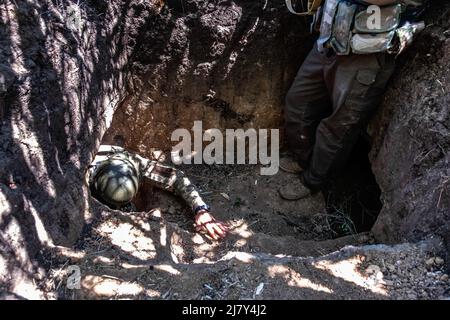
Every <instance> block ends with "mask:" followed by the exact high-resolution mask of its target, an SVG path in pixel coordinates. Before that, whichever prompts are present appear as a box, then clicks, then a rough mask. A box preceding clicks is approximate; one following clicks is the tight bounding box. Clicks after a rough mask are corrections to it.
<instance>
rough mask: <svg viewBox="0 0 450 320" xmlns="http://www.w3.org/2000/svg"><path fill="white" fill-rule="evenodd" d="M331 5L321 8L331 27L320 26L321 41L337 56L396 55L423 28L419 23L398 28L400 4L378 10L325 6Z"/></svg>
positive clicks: (347, 5)
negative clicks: (383, 53) (328, 16)
mask: <svg viewBox="0 0 450 320" xmlns="http://www.w3.org/2000/svg"><path fill="white" fill-rule="evenodd" d="M333 2H334V6H335V7H334V8H325V10H326V11H327V12H328V13H329V14H331V15H332V19H330V18H328V20H329V21H330V20H331V21H332V23H331V25H330V24H328V25H327V24H326V23H323V24H322V25H321V28H322V27H325V28H324V30H325V32H324V33H321V39H328V40H327V41H326V43H325V45H324V46H326V47H331V48H333V49H334V51H335V52H336V54H337V55H348V54H350V53H355V54H370V53H377V52H389V53H393V54H399V53H400V52H402V51H403V50H404V49H405V48H406V47H407V46H408V45H409V44H410V43H411V42H412V39H413V37H414V35H415V34H416V33H417V32H418V31H421V30H422V29H423V28H424V25H423V23H415V24H410V23H405V24H403V25H401V14H402V10H403V9H404V7H403V6H402V5H401V4H395V5H388V6H383V7H379V6H364V5H359V4H355V3H351V2H347V1H345V0H344V1H342V0H338V1H328V0H327V2H326V4H325V6H326V5H327V4H329V3H330V4H332V3H333ZM336 2H337V3H336ZM321 31H322V30H321ZM322 41H323V40H322Z"/></svg>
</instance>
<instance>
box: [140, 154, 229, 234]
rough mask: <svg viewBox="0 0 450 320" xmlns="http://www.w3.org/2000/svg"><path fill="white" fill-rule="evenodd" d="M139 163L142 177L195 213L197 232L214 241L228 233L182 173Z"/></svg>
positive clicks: (150, 163)
mask: <svg viewBox="0 0 450 320" xmlns="http://www.w3.org/2000/svg"><path fill="white" fill-rule="evenodd" d="M142 159H143V158H142ZM143 160H147V159H143ZM141 162H142V163H144V166H145V167H144V170H143V173H144V176H145V177H147V178H148V179H150V181H151V182H152V184H153V185H155V186H156V187H158V188H160V189H163V190H167V191H171V192H174V193H175V194H176V195H178V196H180V197H182V198H183V200H184V201H185V202H186V203H187V204H188V205H189V206H190V207H191V208H192V210H193V211H194V213H195V225H196V230H197V231H205V232H207V233H208V234H209V235H210V236H211V237H212V238H213V239H216V240H217V239H219V238H223V237H225V235H226V233H227V231H228V228H227V226H226V225H225V224H224V223H222V222H220V221H217V220H216V219H214V217H213V216H212V215H211V213H210V212H209V207H208V206H207V205H206V203H205V202H204V201H203V199H202V197H201V196H200V193H199V192H198V190H197V188H196V187H195V186H194V184H192V183H191V181H190V180H189V179H188V178H187V177H186V175H185V174H184V172H182V171H180V170H177V169H176V168H174V167H172V166H167V165H163V164H161V163H158V162H156V161H149V160H147V162H145V161H141Z"/></svg>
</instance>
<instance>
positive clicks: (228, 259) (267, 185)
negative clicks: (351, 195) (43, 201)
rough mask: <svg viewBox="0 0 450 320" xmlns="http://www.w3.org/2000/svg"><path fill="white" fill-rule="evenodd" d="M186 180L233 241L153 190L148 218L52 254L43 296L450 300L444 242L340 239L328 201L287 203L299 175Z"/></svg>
mask: <svg viewBox="0 0 450 320" xmlns="http://www.w3.org/2000/svg"><path fill="white" fill-rule="evenodd" d="M185 171H186V172H188V171H191V172H190V174H189V176H191V177H192V178H193V180H195V181H196V182H197V185H198V186H199V187H200V188H201V190H202V191H203V192H204V195H205V197H206V198H207V199H208V200H209V201H210V203H211V205H212V207H213V208H214V213H215V215H216V216H217V218H220V219H223V220H225V221H227V222H228V223H229V224H230V225H231V226H232V232H231V235H230V236H229V237H227V238H226V239H225V240H224V241H222V242H214V241H211V240H209V239H208V238H206V237H205V236H203V235H200V234H196V233H194V232H193V228H192V218H191V216H190V215H189V212H188V210H187V209H185V208H184V206H183V204H182V203H181V202H180V201H179V200H178V199H176V198H175V197H174V196H172V195H170V194H167V193H165V192H162V191H158V190H151V189H149V188H146V189H145V194H146V196H147V197H148V199H151V201H144V200H142V199H141V200H140V201H137V202H138V203H137V204H138V206H139V207H140V209H145V210H148V211H143V212H137V213H127V212H121V211H112V212H109V213H105V214H104V215H103V216H102V217H100V218H99V219H97V220H96V221H94V222H93V223H92V225H90V226H89V228H87V229H86V230H85V234H84V236H83V237H82V238H81V239H80V240H79V241H78V244H77V246H75V247H74V248H73V249H67V248H55V250H51V251H43V252H42V253H41V256H40V259H41V262H42V263H43V264H44V265H47V266H49V267H50V270H51V272H50V276H49V277H46V278H42V279H40V280H38V281H37V283H38V287H40V288H41V289H43V291H44V292H47V293H48V296H47V297H48V298H53V297H56V296H57V297H58V298H63V299H128V298H132V299H203V300H210V299H444V298H450V281H449V277H448V275H447V274H445V273H444V260H443V259H442V258H441V257H440V256H439V249H437V248H439V247H440V245H439V244H438V243H437V240H429V241H427V242H422V243H419V244H402V245H396V246H386V245H378V244H374V243H373V240H372V239H371V236H370V234H368V233H359V234H355V235H349V236H346V237H339V238H336V239H332V238H333V237H334V235H335V234H334V233H333V232H332V228H331V227H330V226H329V225H328V224H327V221H328V220H327V213H326V210H325V209H326V208H325V203H324V201H323V196H322V195H318V196H316V197H315V198H314V199H313V200H312V201H304V200H302V201H297V202H284V201H280V199H279V198H278V195H277V192H276V190H277V187H278V186H280V185H282V184H283V183H286V182H287V181H288V180H289V179H292V178H293V177H292V175H290V174H286V173H283V172H279V173H278V174H277V175H275V176H271V177H263V176H259V174H258V173H259V169H258V168H256V167H249V168H246V169H244V168H239V167H234V168H233V167H223V168H221V169H217V168H216V169H214V168H207V167H201V166H200V167H196V166H191V167H186V170H185ZM194 172H195V173H194ZM214 172H215V173H214ZM202 173H203V174H202ZM206 190H208V191H206ZM142 198H143V196H142ZM70 266H77V267H79V268H80V272H81V286H80V289H79V290H71V289H68V286H67V281H68V276H69V274H68V273H67V272H68V270H70V268H69V267H70Z"/></svg>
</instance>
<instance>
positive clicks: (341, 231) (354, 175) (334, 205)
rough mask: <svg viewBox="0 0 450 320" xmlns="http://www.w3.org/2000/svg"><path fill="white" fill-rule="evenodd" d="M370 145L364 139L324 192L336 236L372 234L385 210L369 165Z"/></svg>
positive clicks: (357, 144)
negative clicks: (361, 233)
mask: <svg viewBox="0 0 450 320" xmlns="http://www.w3.org/2000/svg"><path fill="white" fill-rule="evenodd" d="M369 152H370V141H369V138H368V137H363V136H361V137H360V138H359V139H358V141H357V143H356V145H355V147H354V148H353V151H352V153H351V155H350V157H349V159H348V161H347V163H346V165H345V166H344V167H343V168H342V169H341V170H339V172H337V173H336V174H335V176H334V177H333V179H331V181H330V184H329V186H327V188H326V190H325V191H324V192H323V195H324V198H325V201H326V208H327V214H328V215H329V217H330V218H329V222H330V225H331V228H332V230H333V232H334V233H336V236H337V237H339V236H345V235H349V234H355V233H360V232H365V231H370V229H371V228H372V226H373V225H374V224H375V221H376V220H377V218H378V215H379V213H380V211H381V209H382V207H383V203H382V202H381V198H380V197H381V189H380V187H379V186H378V183H377V181H376V179H375V176H374V174H373V172H372V167H371V164H370V161H369V156H368V155H369Z"/></svg>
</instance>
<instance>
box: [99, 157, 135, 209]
mask: <svg viewBox="0 0 450 320" xmlns="http://www.w3.org/2000/svg"><path fill="white" fill-rule="evenodd" d="M138 186H139V173H138V170H137V169H136V167H135V166H134V164H133V163H132V162H131V161H130V160H128V159H127V158H126V157H113V158H110V159H108V160H106V161H105V163H104V164H102V165H101V166H100V168H99V169H98V170H97V173H96V174H95V176H94V179H93V185H92V188H93V192H94V194H95V196H96V197H97V198H99V200H100V201H102V202H104V203H106V204H107V205H110V206H113V207H116V208H120V207H122V206H124V205H126V204H128V203H129V202H130V201H131V200H132V199H133V198H134V196H135V195H136V193H137V191H138Z"/></svg>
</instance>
